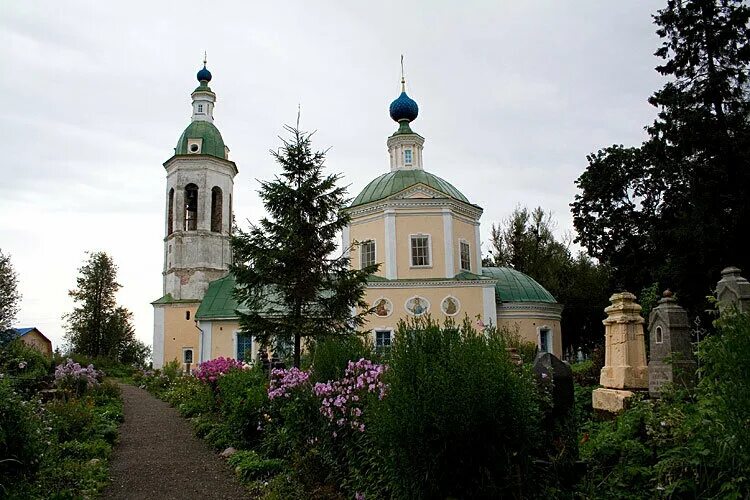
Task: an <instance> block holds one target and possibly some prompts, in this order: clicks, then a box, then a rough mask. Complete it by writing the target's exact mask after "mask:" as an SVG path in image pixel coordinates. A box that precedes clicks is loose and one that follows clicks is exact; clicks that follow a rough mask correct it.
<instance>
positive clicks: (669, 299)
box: [648, 290, 696, 398]
mask: <svg viewBox="0 0 750 500" xmlns="http://www.w3.org/2000/svg"><path fill="white" fill-rule="evenodd" d="M648 331H649V334H650V339H649V346H650V351H649V354H650V357H651V359H650V360H649V363H648V392H649V394H650V395H651V397H652V398H658V397H659V396H660V395H661V386H662V385H664V384H665V383H670V382H671V383H674V384H677V385H681V386H688V387H689V386H692V385H693V382H694V378H695V369H696V362H695V359H694V358H693V348H692V346H691V345H690V326H689V323H688V315H687V312H686V311H685V310H684V309H683V308H682V307H680V306H679V305H678V304H677V300H675V298H674V297H673V296H672V292H671V291H669V290H666V291H665V292H664V294H663V297H662V299H661V300H659V305H657V306H656V307H655V308H654V309H653V310H652V311H651V314H650V315H649V317H648Z"/></svg>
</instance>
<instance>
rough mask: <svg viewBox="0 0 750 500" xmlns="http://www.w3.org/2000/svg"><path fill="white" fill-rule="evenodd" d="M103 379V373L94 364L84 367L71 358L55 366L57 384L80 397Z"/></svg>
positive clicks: (70, 393) (69, 393)
mask: <svg viewBox="0 0 750 500" xmlns="http://www.w3.org/2000/svg"><path fill="white" fill-rule="evenodd" d="M101 379H102V373H101V372H100V371H98V370H97V369H96V368H94V365H91V364H90V365H88V366H86V367H83V366H81V365H80V364H78V363H76V362H75V361H73V360H72V359H70V358H68V360H67V361H66V362H65V363H61V364H59V365H57V367H55V386H56V387H57V388H58V389H60V390H62V391H64V392H65V393H66V394H68V395H73V396H79V397H80V396H82V395H83V394H84V393H85V392H86V390H88V389H91V388H92V387H94V386H95V385H98V384H99V382H100V380H101Z"/></svg>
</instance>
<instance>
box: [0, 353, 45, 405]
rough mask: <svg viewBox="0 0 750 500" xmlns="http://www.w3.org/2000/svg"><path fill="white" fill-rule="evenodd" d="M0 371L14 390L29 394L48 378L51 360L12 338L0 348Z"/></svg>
mask: <svg viewBox="0 0 750 500" xmlns="http://www.w3.org/2000/svg"><path fill="white" fill-rule="evenodd" d="M0 373H2V374H4V375H3V376H4V377H7V378H8V379H9V380H10V381H11V383H12V384H13V387H14V388H15V389H16V390H19V391H21V392H23V393H26V394H29V393H32V392H34V391H35V390H36V389H38V388H39V387H40V386H41V385H42V382H43V381H44V380H45V379H46V378H49V376H50V374H51V373H52V360H50V359H49V358H48V357H47V356H45V355H44V354H42V353H41V352H39V351H38V350H37V349H34V348H33V347H29V346H27V345H26V344H24V343H23V342H21V341H20V340H14V341H12V342H10V343H8V344H6V345H5V347H3V348H0Z"/></svg>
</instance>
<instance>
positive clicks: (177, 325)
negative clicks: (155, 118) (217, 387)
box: [152, 63, 562, 368]
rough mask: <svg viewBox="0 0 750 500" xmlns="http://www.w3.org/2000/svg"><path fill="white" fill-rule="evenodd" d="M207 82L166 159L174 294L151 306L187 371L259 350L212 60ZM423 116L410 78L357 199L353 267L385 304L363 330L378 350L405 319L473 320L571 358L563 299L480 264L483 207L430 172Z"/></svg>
mask: <svg viewBox="0 0 750 500" xmlns="http://www.w3.org/2000/svg"><path fill="white" fill-rule="evenodd" d="M197 77H198V81H199V85H198V87H197V88H196V89H195V90H194V91H193V93H192V100H193V114H192V121H191V123H190V125H188V127H187V128H186V129H185V131H184V132H183V133H182V135H181V136H180V138H179V140H178V142H177V147H176V148H175V153H174V155H173V156H172V157H171V158H170V159H169V160H167V161H166V163H164V168H165V169H166V174H167V185H166V191H165V197H166V206H165V213H166V217H165V238H164V272H163V275H164V285H163V286H164V290H163V293H164V295H163V296H162V297H161V298H160V299H158V300H157V301H155V302H153V303H152V304H153V306H154V367H156V368H160V367H161V366H163V364H164V363H166V362H169V361H171V360H175V359H176V360H178V361H179V362H181V363H183V364H184V365H185V366H186V367H187V366H188V365H191V364H197V363H199V362H201V361H205V360H208V359H213V358H216V357H219V356H224V357H231V358H235V359H241V360H251V359H255V357H256V356H257V352H258V346H257V345H255V344H256V343H254V342H253V339H252V338H251V337H249V336H247V335H244V334H243V333H242V332H240V328H239V320H238V317H237V313H236V311H237V309H238V308H239V307H241V305H238V304H237V303H236V301H235V300H234V297H233V294H232V292H233V290H234V287H235V282H234V279H233V277H232V276H231V275H230V274H229V273H228V266H229V264H230V262H231V258H232V253H231V250H230V231H231V214H232V188H233V186H234V177H235V175H237V173H238V171H237V166H236V165H235V164H234V162H232V161H230V160H229V157H228V156H229V149H228V148H227V147H226V146H225V145H224V141H223V139H222V137H221V134H220V133H219V130H218V129H217V128H216V126H215V125H214V124H213V121H214V119H213V109H214V105H215V103H216V94H214V92H213V91H212V90H211V89H210V87H209V86H208V84H209V82H210V81H211V73H210V72H209V71H208V70H207V69H206V67H205V63H204V67H203V69H201V70H200V71H199V72H198V75H197ZM418 114H419V107H418V106H417V103H416V102H415V101H414V100H413V99H411V98H410V97H409V96H408V95H407V94H406V88H405V81H404V79H403V78H402V80H401V94H400V95H399V96H398V98H397V99H396V100H395V101H393V102H392V103H391V105H390V116H391V118H392V119H393V120H394V121H395V122H396V123H397V124H398V128H397V130H396V131H395V132H394V133H393V134H392V135H391V136H390V137H388V139H387V147H388V155H389V160H390V169H389V171H388V172H386V173H384V174H382V175H380V176H378V177H376V178H375V179H373V180H372V181H371V182H370V183H369V184H367V186H365V188H364V189H363V190H362V191H361V192H360V193H359V194H358V195H357V196H356V198H355V199H354V201H353V202H352V203H351V205H350V206H349V207H348V211H349V214H350V217H351V222H350V224H349V227H347V228H346V229H345V230H344V232H343V235H342V239H343V247H344V248H349V249H350V255H349V256H350V258H351V265H352V266H355V267H360V266H367V265H370V264H372V263H380V269H379V271H378V272H377V273H376V274H375V275H373V276H372V277H371V278H370V280H369V281H368V284H367V289H366V296H365V299H366V301H367V302H368V303H369V304H371V305H372V306H373V307H374V308H375V311H374V313H373V314H372V315H371V317H370V318H369V321H368V323H367V325H366V327H365V328H366V329H367V330H368V331H369V335H370V338H371V342H372V344H373V346H374V347H376V348H387V347H388V346H389V345H390V343H391V341H392V339H393V333H394V330H395V328H396V325H397V324H398V322H399V320H400V319H405V318H408V317H419V316H425V315H430V317H432V318H434V319H436V320H438V321H441V322H442V320H444V319H445V318H454V319H455V320H456V321H461V320H462V319H463V318H464V317H465V316H466V315H468V317H469V318H471V319H472V321H476V322H477V323H478V324H479V325H497V326H500V327H508V328H510V329H512V330H517V331H518V332H519V334H520V335H521V337H522V338H523V339H525V340H528V341H532V342H535V343H536V344H537V346H538V347H539V349H540V350H541V351H548V352H552V353H554V354H555V355H557V356H561V355H562V338H561V331H560V315H561V312H562V305H561V304H558V303H557V302H556V300H555V298H554V297H552V295H551V294H550V293H549V292H548V291H547V290H545V289H544V288H543V287H542V286H541V285H539V283H537V282H536V281H534V280H533V279H532V278H530V277H529V276H526V275H525V274H523V273H520V272H518V271H516V270H514V269H511V268H508V267H483V266H482V256H481V241H480V222H479V220H480V217H481V215H482V208H481V207H480V206H479V205H476V204H474V203H472V202H471V201H469V199H468V198H467V197H466V196H465V195H464V194H462V193H461V192H460V191H459V190H458V189H456V188H455V187H454V186H453V185H452V184H450V183H449V182H448V181H446V180H444V179H442V178H440V177H438V176H437V175H434V174H432V173H430V172H428V171H427V170H425V168H424V165H425V162H424V158H423V149H424V144H425V138H424V137H422V136H421V135H419V134H418V133H416V132H414V131H413V130H412V128H411V124H412V122H413V121H414V120H415V119H416V118H417V116H418Z"/></svg>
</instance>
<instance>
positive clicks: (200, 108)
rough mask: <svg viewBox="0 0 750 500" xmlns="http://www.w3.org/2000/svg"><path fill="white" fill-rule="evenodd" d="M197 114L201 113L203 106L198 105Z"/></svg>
mask: <svg viewBox="0 0 750 500" xmlns="http://www.w3.org/2000/svg"><path fill="white" fill-rule="evenodd" d="M198 113H203V104H198Z"/></svg>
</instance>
